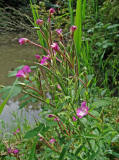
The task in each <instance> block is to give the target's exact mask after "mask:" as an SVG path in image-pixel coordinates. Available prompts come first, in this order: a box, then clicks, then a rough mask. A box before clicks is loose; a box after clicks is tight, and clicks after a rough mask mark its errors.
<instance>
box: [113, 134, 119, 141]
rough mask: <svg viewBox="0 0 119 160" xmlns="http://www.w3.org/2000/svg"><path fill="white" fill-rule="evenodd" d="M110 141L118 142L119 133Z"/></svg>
mask: <svg viewBox="0 0 119 160" xmlns="http://www.w3.org/2000/svg"><path fill="white" fill-rule="evenodd" d="M111 142H112V143H113V142H119V134H118V135H116V136H115V137H114V138H113V139H112V141H111Z"/></svg>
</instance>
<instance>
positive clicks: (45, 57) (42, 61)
mask: <svg viewBox="0 0 119 160" xmlns="http://www.w3.org/2000/svg"><path fill="white" fill-rule="evenodd" d="M48 59H50V56H49V55H48V56H44V57H43V58H42V59H41V61H40V64H42V65H45V64H47V60H48Z"/></svg>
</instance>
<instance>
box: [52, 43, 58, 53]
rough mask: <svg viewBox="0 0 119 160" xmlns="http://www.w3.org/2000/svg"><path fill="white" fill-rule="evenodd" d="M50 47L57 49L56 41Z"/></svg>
mask: <svg viewBox="0 0 119 160" xmlns="http://www.w3.org/2000/svg"><path fill="white" fill-rule="evenodd" d="M51 48H52V49H54V50H55V51H59V46H58V44H57V43H56V42H55V43H53V44H52V45H51Z"/></svg>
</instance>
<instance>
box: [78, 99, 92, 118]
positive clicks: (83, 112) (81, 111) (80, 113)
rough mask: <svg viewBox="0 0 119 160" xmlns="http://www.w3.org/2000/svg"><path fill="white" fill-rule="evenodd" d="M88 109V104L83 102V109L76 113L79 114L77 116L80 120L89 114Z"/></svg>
mask: <svg viewBox="0 0 119 160" xmlns="http://www.w3.org/2000/svg"><path fill="white" fill-rule="evenodd" d="M88 110H89V109H88V107H87V106H86V102H85V101H84V102H82V103H81V107H80V108H78V109H77V111H76V113H77V116H78V117H79V118H83V117H84V116H85V115H87V114H88Z"/></svg>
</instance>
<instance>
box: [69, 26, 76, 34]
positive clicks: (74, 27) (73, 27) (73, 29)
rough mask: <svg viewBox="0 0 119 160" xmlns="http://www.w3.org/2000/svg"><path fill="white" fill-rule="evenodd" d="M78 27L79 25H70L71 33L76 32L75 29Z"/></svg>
mask: <svg viewBox="0 0 119 160" xmlns="http://www.w3.org/2000/svg"><path fill="white" fill-rule="evenodd" d="M76 29H77V26H74V25H73V26H71V27H70V32H71V33H74V31H75V30H76Z"/></svg>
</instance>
